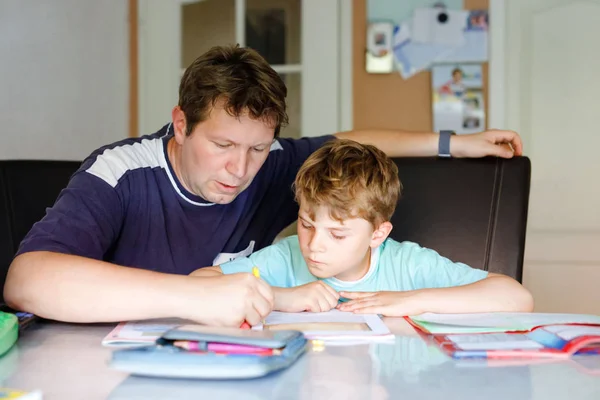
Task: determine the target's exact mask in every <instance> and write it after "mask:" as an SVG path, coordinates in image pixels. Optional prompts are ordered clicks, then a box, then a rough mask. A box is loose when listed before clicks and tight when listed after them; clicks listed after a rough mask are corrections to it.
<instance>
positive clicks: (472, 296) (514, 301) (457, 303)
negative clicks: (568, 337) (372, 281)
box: [339, 273, 533, 317]
mask: <svg viewBox="0 0 600 400" xmlns="http://www.w3.org/2000/svg"><path fill="white" fill-rule="evenodd" d="M340 295H341V296H342V297H345V298H348V299H352V300H351V301H349V302H347V303H345V304H342V305H340V307H339V308H340V309H341V310H342V311H352V312H357V313H379V314H383V315H386V316H398V317H401V316H406V315H418V314H422V313H425V312H434V313H475V312H531V311H533V297H532V296H531V293H529V291H528V290H527V289H525V288H524V287H523V286H522V285H521V284H519V283H518V282H517V281H515V280H514V279H512V278H510V277H508V276H504V275H500V274H494V273H490V274H489V275H488V277H487V278H485V279H482V280H480V281H478V282H474V283H471V284H468V285H464V286H455V287H448V288H434V289H418V290H411V291H407V292H368V293H367V292H365V293H360V292H342V293H340Z"/></svg>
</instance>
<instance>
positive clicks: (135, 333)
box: [102, 318, 192, 347]
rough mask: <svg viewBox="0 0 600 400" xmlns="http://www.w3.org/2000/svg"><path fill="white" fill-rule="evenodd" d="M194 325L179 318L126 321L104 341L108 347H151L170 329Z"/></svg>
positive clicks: (103, 343) (104, 344)
mask: <svg viewBox="0 0 600 400" xmlns="http://www.w3.org/2000/svg"><path fill="white" fill-rule="evenodd" d="M189 323H192V322H190V321H187V320H183V319H178V318H165V319H153V320H143V321H126V322H121V323H119V324H118V325H117V326H116V327H115V328H114V329H113V330H112V331H111V332H110V333H109V334H108V335H106V336H105V337H104V339H102V345H103V346H107V347H133V346H149V345H152V344H154V342H155V341H156V339H158V338H159V337H160V335H162V334H163V333H165V332H166V331H168V330H169V329H173V328H175V327H177V326H180V325H185V324H189Z"/></svg>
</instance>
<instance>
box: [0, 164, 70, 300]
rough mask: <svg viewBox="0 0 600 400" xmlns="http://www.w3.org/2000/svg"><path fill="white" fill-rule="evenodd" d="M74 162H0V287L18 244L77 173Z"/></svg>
mask: <svg viewBox="0 0 600 400" xmlns="http://www.w3.org/2000/svg"><path fill="white" fill-rule="evenodd" d="M80 165H81V163H80V162H76V161H0V283H1V285H2V286H0V288H4V281H5V280H6V273H7V272H8V267H9V265H10V263H11V262H12V259H13V257H14V255H15V253H16V252H17V249H18V248H19V244H20V243H21V240H23V238H24V237H25V235H26V234H27V232H29V230H30V229H31V227H32V226H33V224H35V223H36V222H37V221H39V220H40V219H42V218H43V217H44V215H45V213H46V208H47V207H51V206H52V205H53V204H54V202H55V201H56V198H57V197H58V195H59V193H60V191H61V190H62V189H63V188H65V187H66V186H67V183H68V181H69V178H70V177H71V175H72V174H73V173H74V172H75V171H77V169H78V168H79V166H80Z"/></svg>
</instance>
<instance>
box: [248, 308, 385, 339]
mask: <svg viewBox="0 0 600 400" xmlns="http://www.w3.org/2000/svg"><path fill="white" fill-rule="evenodd" d="M252 329H256V330H297V331H301V332H302V333H303V334H304V336H305V337H306V338H307V339H313V340H322V341H326V342H328V343H333V342H338V343H343V344H353V343H360V342H364V341H381V340H384V341H387V340H394V335H393V334H392V333H391V331H390V330H389V328H388V327H387V326H386V325H385V323H384V322H383V320H382V319H381V318H380V317H379V315H377V314H354V313H351V312H343V311H339V310H336V309H333V310H330V311H327V312H321V313H311V312H301V313H285V312H279V311H273V312H272V313H271V314H269V315H268V316H267V318H266V319H265V323H264V325H258V326H255V327H253V328H252Z"/></svg>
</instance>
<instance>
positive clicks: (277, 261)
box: [221, 236, 488, 292]
mask: <svg viewBox="0 0 600 400" xmlns="http://www.w3.org/2000/svg"><path fill="white" fill-rule="evenodd" d="M254 266H257V267H258V269H259V270H260V277H261V278H262V279H264V280H265V282H267V283H268V284H269V285H271V286H276V287H284V288H288V287H295V286H300V285H304V284H306V283H310V282H314V281H317V280H319V279H320V278H317V277H315V276H314V275H312V274H311V273H310V271H309V269H308V266H307V265H306V262H305V261H304V258H303V257H302V252H301V251H300V244H299V242H298V236H290V237H288V238H285V239H283V240H281V241H279V242H278V243H276V244H274V245H271V246H268V247H265V248H264V249H262V250H259V251H257V252H256V253H253V254H251V255H250V256H249V257H240V258H236V259H235V260H233V261H230V262H227V263H224V264H222V265H221V269H222V271H223V273H224V274H233V273H236V272H251V271H252V267H254ZM487 274H488V273H487V271H483V270H480V269H475V268H471V267H469V266H468V265H466V264H462V263H455V262H452V261H450V260H449V259H447V258H445V257H442V256H440V255H439V254H438V253H437V252H435V251H434V250H431V249H426V248H423V247H421V246H419V245H418V244H416V243H412V242H402V243H400V242H396V241H395V240H393V239H386V241H385V242H383V243H382V244H381V245H380V246H379V247H377V248H376V249H374V250H373V253H372V254H371V265H370V267H369V270H368V271H367V274H366V275H365V276H363V277H362V278H361V279H359V280H356V281H341V280H339V279H336V278H327V279H322V280H323V281H324V282H325V283H327V284H328V285H329V286H331V287H332V288H334V289H335V290H336V291H338V292H339V291H357V292H375V291H388V290H389V291H408V290H417V289H426V288H443V287H453V286H461V285H466V284H469V283H473V282H477V281H479V280H481V279H484V278H486V277H487Z"/></svg>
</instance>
